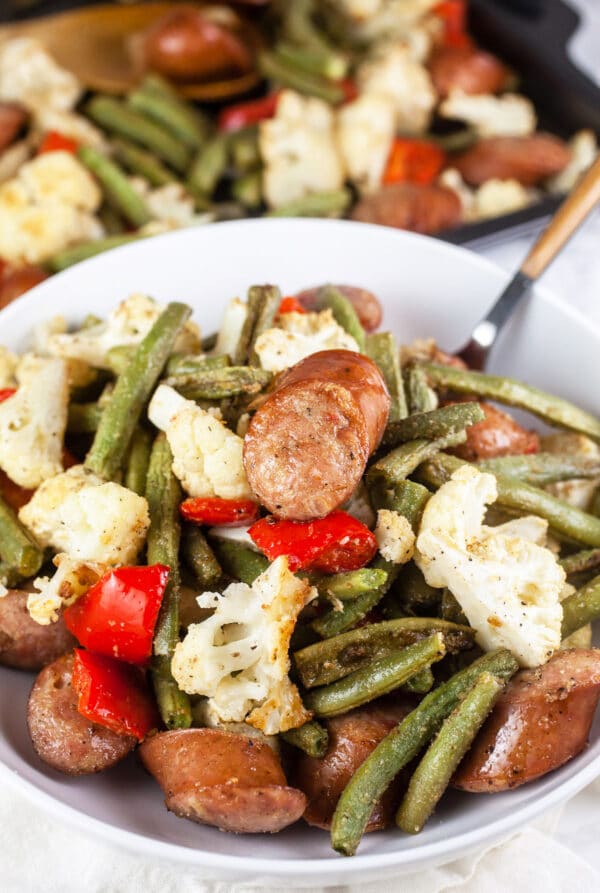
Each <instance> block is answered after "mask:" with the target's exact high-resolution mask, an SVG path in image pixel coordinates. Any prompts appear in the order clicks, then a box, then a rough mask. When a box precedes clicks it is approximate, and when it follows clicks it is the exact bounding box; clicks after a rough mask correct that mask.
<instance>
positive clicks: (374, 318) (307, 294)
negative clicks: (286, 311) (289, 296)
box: [294, 285, 383, 332]
mask: <svg viewBox="0 0 600 893" xmlns="http://www.w3.org/2000/svg"><path fill="white" fill-rule="evenodd" d="M334 287H335V288H337V290H338V291H339V292H341V293H342V294H343V295H344V297H345V298H347V299H348V300H349V301H350V303H351V304H352V306H353V307H354V309H355V310H356V315H357V316H358V318H359V320H360V324H361V326H362V327H363V328H364V329H366V330H367V332H374V331H375V329H376V328H377V326H379V325H380V324H381V318H382V316H383V311H382V309H381V304H380V303H379V299H378V298H376V297H375V295H374V294H373V292H372V291H368V290H367V289H366V288H358V287H357V286H355V285H336V286H334ZM320 290H321V286H316V287H315V288H307V289H305V290H304V291H300V292H298V294H296V295H294V297H295V298H296V300H297V301H299V302H300V303H301V304H302V306H303V307H304V308H305V309H306V310H318V306H319V305H318V298H319V291H320Z"/></svg>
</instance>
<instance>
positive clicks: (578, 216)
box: [521, 155, 600, 279]
mask: <svg viewBox="0 0 600 893" xmlns="http://www.w3.org/2000/svg"><path fill="white" fill-rule="evenodd" d="M598 202H600V155H599V156H598V158H596V160H595V162H594V163H593V165H592V166H591V168H590V169H589V170H588V171H587V172H586V173H585V174H584V175H583V177H582V178H581V180H580V181H579V183H578V184H577V186H576V187H575V189H574V190H573V191H572V192H571V193H570V194H569V195H568V196H567V198H566V199H565V200H564V202H563V203H562V205H561V206H560V208H559V209H558V211H557V212H556V214H555V215H554V217H553V218H552V220H551V221H550V223H549V224H548V226H547V227H546V229H545V230H544V232H543V233H542V234H541V236H540V237H539V239H538V240H537V242H536V243H535V244H534V246H533V248H532V249H531V250H530V252H529V254H528V255H527V257H526V258H525V260H524V261H523V264H522V266H521V272H522V273H525V275H526V276H529V278H530V279H537V278H538V276H540V275H541V274H542V273H543V272H544V270H545V269H546V267H547V266H548V264H550V263H551V262H552V261H553V260H554V258H555V257H556V255H557V254H558V252H559V251H560V250H561V248H562V247H563V245H564V244H565V242H568V240H569V239H570V238H571V236H572V235H573V233H574V232H575V230H576V229H577V227H578V226H579V225H580V224H581V223H582V222H583V221H584V220H585V218H586V217H587V215H588V214H589V213H590V211H592V210H593V209H594V207H595V206H596V205H597V204H598Z"/></svg>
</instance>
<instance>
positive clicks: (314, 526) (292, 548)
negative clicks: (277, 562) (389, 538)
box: [248, 510, 377, 574]
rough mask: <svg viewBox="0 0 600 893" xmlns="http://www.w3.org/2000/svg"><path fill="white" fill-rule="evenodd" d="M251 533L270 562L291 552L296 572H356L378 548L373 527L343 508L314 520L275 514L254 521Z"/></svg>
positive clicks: (249, 531) (292, 567)
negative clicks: (282, 518) (296, 519)
mask: <svg viewBox="0 0 600 893" xmlns="http://www.w3.org/2000/svg"><path fill="white" fill-rule="evenodd" d="M248 533H249V535H250V537H251V538H252V540H253V541H254V542H255V543H256V545H257V546H258V548H259V549H260V550H261V551H262V552H264V554H265V555H266V556H267V558H268V559H269V560H270V561H273V560H274V559H275V558H278V557H279V556H280V555H287V557H288V564H289V567H290V570H292V571H297V570H315V571H321V572H322V573H325V574H337V573H339V572H341V571H354V570H358V568H361V567H364V566H365V564H368V562H369V561H370V560H371V559H372V558H373V556H374V555H375V553H376V551H377V541H376V539H375V536H374V535H373V533H371V531H370V530H369V528H368V527H366V526H365V525H364V524H361V522H360V521H357V520H356V518H353V517H352V515H349V514H348V513H347V512H342V511H339V510H338V511H334V512H331V513H330V514H329V515H326V517H325V518H316V519H315V520H314V521H283V520H278V519H277V518H274V517H273V516H272V515H271V516H269V517H268V518H261V520H260V521H257V522H256V524H253V525H252V527H251V528H250V529H249V530H248Z"/></svg>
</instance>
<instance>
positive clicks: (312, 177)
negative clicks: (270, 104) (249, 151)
mask: <svg viewBox="0 0 600 893" xmlns="http://www.w3.org/2000/svg"><path fill="white" fill-rule="evenodd" d="M334 124H335V114H334V112H333V110H332V109H331V107H330V106H329V105H328V104H327V103H326V102H323V101H322V100H321V99H315V98H313V97H306V96H301V95H300V94H299V93H294V92H293V91H292V90H284V91H283V93H282V94H281V97H280V99H279V102H278V103H277V112H276V114H275V117H274V118H271V119H269V120H268V121H262V122H261V124H260V128H259V130H260V133H259V143H260V152H261V156H262V158H263V161H264V163H265V170H264V174H263V184H264V194H265V198H266V200H267V203H268V204H269V205H270V206H271V207H273V208H277V207H279V206H280V205H285V204H287V203H288V202H291V201H295V200H296V199H299V198H302V197H303V196H305V195H310V194H311V193H313V192H324V191H327V190H333V189H339V188H340V187H341V186H342V185H343V183H344V166H343V164H342V161H341V158H340V156H339V152H338V149H337V145H336V141H335V128H334Z"/></svg>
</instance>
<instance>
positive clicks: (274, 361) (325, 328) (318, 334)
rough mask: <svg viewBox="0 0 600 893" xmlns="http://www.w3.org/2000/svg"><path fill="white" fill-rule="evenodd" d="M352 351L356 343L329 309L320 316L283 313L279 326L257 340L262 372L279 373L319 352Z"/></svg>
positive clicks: (316, 314) (321, 312) (322, 311)
mask: <svg viewBox="0 0 600 893" xmlns="http://www.w3.org/2000/svg"><path fill="white" fill-rule="evenodd" d="M337 349H341V350H354V351H357V352H358V351H359V347H358V344H357V343H356V341H355V340H354V338H353V337H352V335H349V334H348V333H347V332H346V331H345V329H343V328H342V327H341V326H340V325H339V324H338V323H337V322H336V321H335V319H334V316H333V313H332V312H331V310H329V309H327V310H321V311H320V312H319V313H282V314H281V315H280V316H279V320H278V327H277V328H273V329H267V331H266V332H263V333H262V335H259V336H258V338H257V339H256V344H255V350H256V353H257V354H258V357H259V359H260V365H261V366H262V368H263V369H268V370H269V371H270V372H282V371H283V370H284V369H288V368H289V367H290V366H293V365H294V364H295V363H298V362H299V361H300V360H303V359H304V358H305V357H308V356H310V354H312V353H316V352H317V351H319V350H337Z"/></svg>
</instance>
